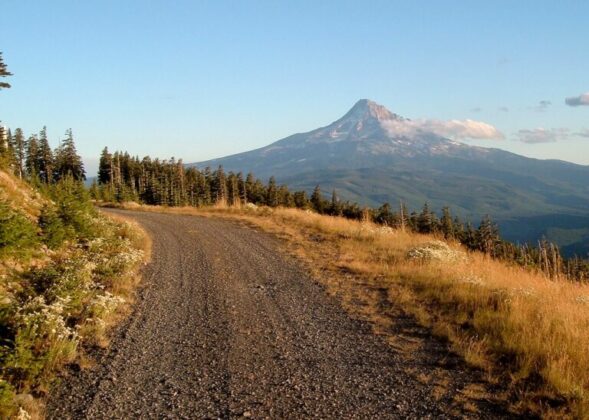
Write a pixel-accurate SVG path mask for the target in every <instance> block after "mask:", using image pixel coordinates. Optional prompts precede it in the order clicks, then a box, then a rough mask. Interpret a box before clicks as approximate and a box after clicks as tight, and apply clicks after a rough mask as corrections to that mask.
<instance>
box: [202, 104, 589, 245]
mask: <svg viewBox="0 0 589 420" xmlns="http://www.w3.org/2000/svg"><path fill="white" fill-rule="evenodd" d="M193 165H196V166H198V167H199V168H204V167H206V166H211V167H217V166H219V165H223V167H224V168H225V169H226V170H229V171H242V172H249V171H252V172H254V174H256V175H257V176H258V177H262V178H267V177H269V176H272V175H273V176H275V177H276V179H277V180H278V182H280V183H285V184H288V185H289V187H292V188H295V189H296V188H299V189H306V190H308V191H310V190H311V189H312V188H314V187H315V185H317V184H320V185H321V188H322V190H323V191H324V192H326V193H329V192H330V191H331V190H332V189H336V190H337V192H338V194H339V195H340V197H342V198H344V199H347V200H352V201H357V202H359V203H362V204H366V205H371V206H378V205H380V204H382V203H383V202H387V201H388V202H390V203H393V204H394V203H397V202H399V200H403V201H405V202H406V203H407V204H408V205H409V207H410V208H415V209H418V208H420V207H421V206H422V205H423V203H424V202H426V201H427V202H428V203H429V204H430V205H431V206H433V207H434V208H436V209H440V208H442V207H443V206H446V205H448V206H450V207H451V208H452V209H453V211H454V212H455V213H457V214H459V215H460V216H462V217H465V218H469V219H471V220H474V221H478V220H479V219H480V218H481V217H482V216H483V215H485V214H489V215H491V216H492V217H493V218H494V219H496V220H497V221H498V222H499V223H500V225H501V227H502V233H503V236H505V237H506V238H508V239H511V240H514V241H522V242H524V241H526V242H530V241H536V240H538V239H540V238H541V237H542V236H546V237H547V238H548V239H551V240H554V241H556V242H557V243H559V244H560V245H562V246H563V248H564V249H565V251H566V252H567V253H569V254H571V253H587V252H588V251H589V166H582V165H575V164H572V163H569V162H564V161H558V160H538V159H531V158H527V157H524V156H520V155H516V154H514V153H510V152H506V151H504V150H500V149H492V148H483V147H477V146H470V145H466V144H463V143H460V142H457V141H453V140H450V139H448V138H445V137H442V136H440V135H438V134H435V133H434V132H431V131H428V130H427V129H419V130H415V129H412V124H411V121H410V120H408V119H405V118H403V117H401V116H399V115H397V114H394V113H392V112H390V111H389V110H387V109H386V108H385V107H383V106H381V105H378V104H376V103H374V102H372V101H369V100H366V99H363V100H360V101H358V102H357V103H356V104H355V105H354V106H353V107H352V109H350V111H348V112H347V113H346V114H345V115H344V116H343V117H342V118H340V119H339V120H337V121H335V122H334V123H332V124H330V125H328V126H326V127H322V128H319V129H316V130H313V131H310V132H307V133H299V134H294V135H292V136H289V137H286V138H284V139H282V140H279V141H277V142H275V143H272V144H270V145H269V146H266V147H263V148H260V149H257V150H252V151H249V152H245V153H240V154H236V155H232V156H227V157H224V158H220V159H214V160H210V161H206V162H200V163H196V164H193Z"/></svg>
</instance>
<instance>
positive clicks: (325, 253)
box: [133, 205, 589, 418]
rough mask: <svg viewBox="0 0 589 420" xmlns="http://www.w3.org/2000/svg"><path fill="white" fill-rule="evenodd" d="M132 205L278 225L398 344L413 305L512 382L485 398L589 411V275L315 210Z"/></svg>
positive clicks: (579, 414) (497, 377) (577, 414)
mask: <svg viewBox="0 0 589 420" xmlns="http://www.w3.org/2000/svg"><path fill="white" fill-rule="evenodd" d="M133 208H134V209H137V208H142V209H144V210H146V211H166V212H174V213H183V214H196V215H203V216H217V217H218V216H222V217H232V218H236V219H238V220H244V221H247V222H249V223H252V224H255V225H256V226H259V227H261V228H263V229H265V230H267V231H270V232H273V233H276V234H278V235H280V236H281V237H283V238H284V239H286V241H287V242H288V244H289V249H290V251H291V252H292V253H294V254H296V255H297V256H299V257H300V258H302V259H304V260H306V261H307V262H308V265H309V267H310V268H311V269H312V270H314V271H315V273H316V274H317V276H318V278H320V279H321V280H322V281H323V282H324V283H325V284H326V285H327V287H328V289H329V291H330V292H331V293H333V294H334V295H336V296H338V297H339V298H340V299H341V301H342V304H343V306H344V307H345V308H346V309H347V310H349V311H351V312H352V313H354V314H356V315H358V316H361V317H363V318H364V319H367V320H369V321H370V322H371V323H372V324H373V326H374V329H375V331H376V332H377V333H379V334H382V335H384V336H385V337H387V339H388V340H389V342H390V343H391V344H392V345H393V346H395V348H402V347H404V346H405V344H404V343H403V337H402V336H399V335H398V334H396V333H393V331H394V328H393V327H394V324H395V322H396V321H395V319H396V317H398V316H399V313H401V314H403V313H404V314H409V315H411V316H413V317H415V319H417V320H418V321H419V322H420V323H421V324H423V325H425V326H427V327H429V328H430V330H431V331H432V333H433V334H436V335H438V336H440V337H443V338H444V339H447V340H448V341H449V342H450V343H451V346H452V348H453V350H454V351H456V352H457V353H459V354H461V355H462V356H463V357H464V359H465V360H466V361H467V362H468V363H470V364H472V365H474V366H476V367H479V368H481V369H483V370H484V371H485V372H486V373H487V377H488V379H489V381H490V382H492V383H500V384H503V385H504V387H503V388H504V389H505V391H504V392H503V393H502V394H497V395H483V396H482V398H490V399H494V398H500V399H503V400H504V401H506V402H508V403H509V404H510V405H511V408H512V410H513V411H514V412H516V413H525V414H528V415H530V414H534V413H535V414H539V415H542V416H545V417H553V418H555V417H557V418H563V417H564V418H586V417H587V416H589V378H587V375H586V372H587V371H589V355H588V354H587V352H586V351H585V349H586V348H587V347H588V346H589V334H588V332H587V328H586V326H587V325H589V286H588V285H586V284H579V283H571V282H567V281H564V280H551V279H549V278H547V277H546V276H544V275H543V274H541V273H539V272H536V271H532V270H526V269H523V268H520V267H516V266H512V265H508V264H506V263H504V262H499V261H497V260H492V259H490V258H488V256H485V255H483V254H480V253H478V252H468V251H466V250H465V249H464V248H462V247H461V246H460V245H459V244H457V243H444V242H442V241H441V240H440V238H438V237H433V236H428V235H419V234H415V233H409V232H405V231H403V230H400V229H399V230H394V229H391V228H387V227H383V226H379V225H376V224H373V223H371V222H359V221H351V220H347V219H343V218H340V217H331V216H321V215H318V214H315V213H312V212H309V211H301V210H296V209H283V208H277V209H270V208H262V207H255V206H251V207H247V208H245V209H235V208H230V209H224V208H217V209H214V208H208V209H207V208H204V209H200V210H199V209H194V208H162V207H150V206H143V207H140V206H137V205H134V206H133ZM405 348H406V346H405ZM407 351H410V349H409V350H407Z"/></svg>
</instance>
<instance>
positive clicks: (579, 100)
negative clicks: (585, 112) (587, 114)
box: [564, 92, 589, 106]
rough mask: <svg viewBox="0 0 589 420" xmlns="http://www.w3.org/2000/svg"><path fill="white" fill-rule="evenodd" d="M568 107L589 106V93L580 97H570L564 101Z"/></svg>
mask: <svg viewBox="0 0 589 420" xmlns="http://www.w3.org/2000/svg"><path fill="white" fill-rule="evenodd" d="M564 102H565V103H566V104H567V105H568V106H581V105H589V92H587V93H582V94H581V95H579V96H570V97H568V98H566V99H565V100H564Z"/></svg>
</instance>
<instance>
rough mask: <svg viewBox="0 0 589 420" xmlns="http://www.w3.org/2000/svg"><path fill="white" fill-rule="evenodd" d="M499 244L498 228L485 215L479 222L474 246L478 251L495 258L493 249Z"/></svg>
mask: <svg viewBox="0 0 589 420" xmlns="http://www.w3.org/2000/svg"><path fill="white" fill-rule="evenodd" d="M499 242H500V239H499V228H498V227H497V225H496V224H495V223H493V221H492V220H491V218H490V217H489V216H488V215H487V216H485V217H484V218H483V220H481V224H480V225H479V228H478V229H477V231H476V244H477V246H478V248H479V250H480V251H482V252H484V253H485V254H488V255H491V256H495V247H496V246H497V245H498V244H499Z"/></svg>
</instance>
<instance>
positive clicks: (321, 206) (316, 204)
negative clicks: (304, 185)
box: [311, 185, 325, 214]
mask: <svg viewBox="0 0 589 420" xmlns="http://www.w3.org/2000/svg"><path fill="white" fill-rule="evenodd" d="M311 205H312V206H313V209H314V210H315V211H316V212H317V213H321V214H322V213H324V212H325V203H324V201H323V197H322V196H321V188H320V187H319V185H317V186H316V187H315V189H314V190H313V194H311Z"/></svg>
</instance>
